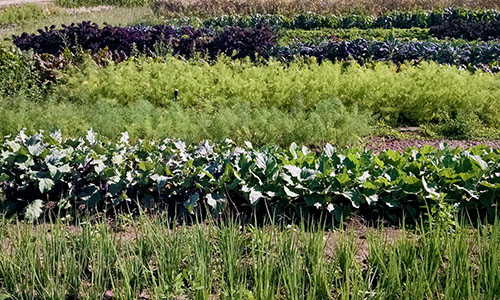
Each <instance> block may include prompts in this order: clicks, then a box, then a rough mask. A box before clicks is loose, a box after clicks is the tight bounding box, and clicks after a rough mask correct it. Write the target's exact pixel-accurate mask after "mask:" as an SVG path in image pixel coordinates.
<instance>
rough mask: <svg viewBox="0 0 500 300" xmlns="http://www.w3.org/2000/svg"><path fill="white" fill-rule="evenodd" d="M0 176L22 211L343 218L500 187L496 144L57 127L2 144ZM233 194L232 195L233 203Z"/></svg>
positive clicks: (491, 195)
mask: <svg viewBox="0 0 500 300" xmlns="http://www.w3.org/2000/svg"><path fill="white" fill-rule="evenodd" d="M1 150H2V151H1V156H0V174H1V175H0V182H2V185H1V189H2V191H3V192H4V194H5V196H6V200H5V201H4V202H3V203H2V207H3V209H4V210H5V211H6V212H7V213H15V212H21V213H22V214H23V215H24V217H25V218H27V219H29V220H34V219H37V218H38V217H40V216H41V215H42V213H43V212H44V210H42V208H45V212H47V213H50V212H51V210H52V213H54V212H58V211H59V212H64V211H67V210H75V209H76V210H78V209H85V210H87V211H94V210H104V211H108V212H109V211H116V210H118V211H121V210H128V209H130V208H133V207H136V205H141V206H144V207H146V208H148V209H154V208H161V207H165V206H169V207H179V208H178V211H179V213H182V211H184V212H190V213H192V212H194V211H195V210H197V209H202V208H203V207H207V208H208V209H210V210H211V211H212V212H220V211H223V210H225V209H234V208H236V209H237V210H238V211H240V212H247V213H248V212H250V211H252V210H254V209H256V210H265V209H271V210H272V211H274V212H276V213H278V214H287V215H293V214H299V215H302V214H308V213H311V214H317V213H321V212H325V213H330V214H332V215H334V216H335V218H336V219H337V220H340V218H341V217H342V216H344V215H345V214H349V213H350V212H351V211H353V210H357V211H359V212H360V213H361V214H365V215H369V216H370V215H371V216H373V215H375V216H386V217H389V218H392V219H394V220H395V219H397V218H398V217H400V216H401V213H402V212H405V213H407V214H409V215H410V216H411V217H416V216H418V215H419V213H421V212H422V211H425V209H424V210H423V207H425V206H428V207H431V208H432V207H434V206H442V205H444V204H445V203H448V204H452V205H455V206H456V207H457V208H460V209H463V210H468V209H473V210H479V211H480V212H483V213H484V212H487V213H490V214H491V213H494V207H495V206H496V205H497V202H498V195H497V191H498V189H500V150H494V149H489V148H487V147H476V148H474V149H469V150H467V151H462V150H460V149H449V148H446V147H442V148H440V149H434V148H432V147H424V148H423V149H421V150H418V149H415V148H409V149H407V150H406V151H405V152H404V153H400V152H395V151H392V150H387V151H384V152H382V153H379V154H376V153H373V152H372V151H361V150H358V149H349V150H344V151H338V150H336V149H335V148H334V147H332V146H331V145H329V144H327V145H325V147H324V149H323V151H321V152H311V150H309V149H308V148H306V147H302V148H300V147H298V146H297V145H296V144H292V145H291V146H290V147H289V149H286V150H283V149H280V148H278V147H276V146H267V147H264V148H261V149H256V148H254V147H253V146H252V144H251V143H248V142H247V143H245V146H244V147H237V146H236V145H234V144H233V143H232V141H230V140H226V141H225V142H223V143H218V144H211V143H209V142H207V141H206V142H204V143H202V144H201V145H195V144H191V145H189V144H185V143H184V142H183V141H181V140H168V139H167V140H164V141H163V142H161V143H153V142H151V143H150V142H144V141H140V142H139V143H137V144H136V145H130V144H129V141H128V134H127V133H123V134H122V137H121V139H120V142H118V143H109V142H102V141H100V140H99V139H98V137H97V136H96V134H95V133H94V132H93V131H92V130H90V131H89V132H88V133H87V136H86V137H85V138H79V139H67V140H63V139H62V137H61V133H60V132H59V131H56V132H53V133H51V134H50V135H44V134H43V133H39V134H35V135H33V136H26V135H25V133H24V132H23V131H21V132H20V133H19V134H18V135H17V136H16V137H13V138H7V139H6V140H5V142H4V143H3V145H2V146H1ZM230 202H231V205H230Z"/></svg>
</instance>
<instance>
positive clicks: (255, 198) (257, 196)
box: [248, 188, 263, 204]
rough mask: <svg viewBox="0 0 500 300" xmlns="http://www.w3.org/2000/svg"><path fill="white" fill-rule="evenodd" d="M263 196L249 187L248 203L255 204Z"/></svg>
mask: <svg viewBox="0 0 500 300" xmlns="http://www.w3.org/2000/svg"><path fill="white" fill-rule="evenodd" d="M262 197H263V194H262V193H261V192H259V191H257V190H255V189H254V188H251V189H250V195H249V196H248V199H249V200H250V204H255V203H256V202H257V201H258V200H259V199H260V198H262Z"/></svg>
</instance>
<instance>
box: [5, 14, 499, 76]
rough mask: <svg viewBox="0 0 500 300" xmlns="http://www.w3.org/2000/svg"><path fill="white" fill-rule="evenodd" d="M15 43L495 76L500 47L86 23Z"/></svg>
mask: <svg viewBox="0 0 500 300" xmlns="http://www.w3.org/2000/svg"><path fill="white" fill-rule="evenodd" d="M14 43H15V44H16V45H17V46H18V47H19V48H20V49H22V50H33V51H34V52H35V53H40V54H44V53H48V54H54V55H55V54H60V53H61V52H63V51H64V50H65V49H70V50H72V51H74V52H75V51H78V50H89V51H91V52H92V53H93V54H96V53H99V57H101V58H102V57H104V58H106V57H109V58H111V59H113V60H115V61H122V60H125V59H127V58H128V57H130V56H131V55H132V54H141V53H142V54H149V55H161V53H166V52H170V53H173V54H175V55H181V56H184V57H192V56H193V55H195V53H198V54H201V55H206V56H208V57H209V58H211V59H215V58H216V57H218V56H219V55H220V54H225V55H228V56H231V57H233V58H244V57H250V58H252V59H253V60H255V59H256V58H257V57H262V58H269V57H273V58H275V59H277V60H280V61H291V60H293V59H294V58H295V57H297V56H299V57H314V58H316V59H317V60H318V61H320V62H321V61H323V60H331V61H339V60H340V61H342V60H356V61H358V62H360V63H366V62H367V61H383V60H385V61H392V62H395V63H397V64H401V63H404V62H406V61H410V62H415V63H418V62H420V61H422V60H430V61H435V62H438V63H440V64H449V65H457V66H460V67H463V68H467V69H470V70H476V69H485V70H488V71H492V72H496V71H497V69H498V67H497V66H496V62H497V61H498V56H499V53H500V51H499V44H498V43H484V42H482V43H481V42H477V43H476V42H475V43H466V42H463V41H456V42H453V41H451V42H431V41H425V42H415V41H397V40H389V41H367V40H364V39H357V40H353V41H323V42H320V43H318V44H315V43H300V42H298V43H293V44H291V45H289V46H279V45H278V44H277V39H276V34H275V32H274V31H273V30H272V29H270V28H269V27H265V26H257V27H255V28H250V29H243V28H240V27H226V28H225V29H224V30H222V31H213V30H210V29H206V28H202V29H194V28H192V27H189V26H186V27H181V28H175V27H170V26H165V25H156V26H135V27H114V26H111V25H107V26H105V27H103V28H99V26H98V25H97V24H93V23H90V22H84V23H80V24H76V25H75V24H72V25H70V26H64V28H63V29H55V28H54V27H51V28H49V29H46V30H40V31H39V33H38V34H27V33H24V34H22V35H21V36H17V37H14Z"/></svg>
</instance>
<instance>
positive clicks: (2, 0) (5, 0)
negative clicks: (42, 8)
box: [0, 0, 52, 6]
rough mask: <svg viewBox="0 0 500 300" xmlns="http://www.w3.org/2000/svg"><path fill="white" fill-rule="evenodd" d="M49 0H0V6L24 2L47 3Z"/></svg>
mask: <svg viewBox="0 0 500 300" xmlns="http://www.w3.org/2000/svg"><path fill="white" fill-rule="evenodd" d="M51 2H52V1H51V0H0V6H7V5H16V4H25V3H37V4H48V3H51Z"/></svg>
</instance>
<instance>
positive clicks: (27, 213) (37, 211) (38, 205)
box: [22, 199, 43, 222]
mask: <svg viewBox="0 0 500 300" xmlns="http://www.w3.org/2000/svg"><path fill="white" fill-rule="evenodd" d="M42 208H43V202H42V200H40V199H37V200H35V201H33V202H31V203H30V204H28V205H26V207H25V208H24V209H23V212H22V214H23V215H24V218H25V219H26V220H27V221H29V222H34V221H36V220H38V218H39V217H40V216H41V215H42V213H43V210H42Z"/></svg>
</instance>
